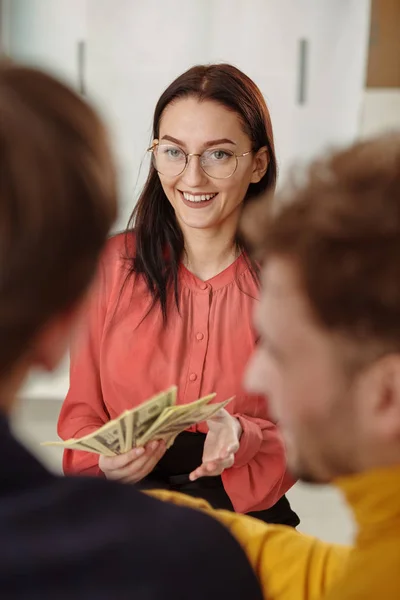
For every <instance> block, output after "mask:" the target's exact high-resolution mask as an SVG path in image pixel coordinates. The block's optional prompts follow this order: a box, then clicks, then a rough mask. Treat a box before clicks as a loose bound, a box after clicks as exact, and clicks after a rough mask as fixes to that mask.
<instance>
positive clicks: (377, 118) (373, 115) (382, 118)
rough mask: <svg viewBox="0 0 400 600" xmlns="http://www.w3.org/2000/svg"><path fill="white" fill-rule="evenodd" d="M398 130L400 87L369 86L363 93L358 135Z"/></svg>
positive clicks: (399, 121)
mask: <svg viewBox="0 0 400 600" xmlns="http://www.w3.org/2000/svg"><path fill="white" fill-rule="evenodd" d="M394 129H395V130H398V131H400V88H369V89H367V90H366V91H365V93H364V102H363V110H362V116H361V124H360V135H361V136H362V137H368V136H371V135H375V134H379V133H382V132H384V131H392V130H394Z"/></svg>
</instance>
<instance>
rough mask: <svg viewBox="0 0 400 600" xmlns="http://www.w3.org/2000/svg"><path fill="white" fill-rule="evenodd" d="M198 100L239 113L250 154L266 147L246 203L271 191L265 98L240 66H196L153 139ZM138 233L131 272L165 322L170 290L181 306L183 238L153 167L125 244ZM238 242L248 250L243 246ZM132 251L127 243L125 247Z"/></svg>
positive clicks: (172, 91)
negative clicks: (176, 112) (176, 107)
mask: <svg viewBox="0 0 400 600" xmlns="http://www.w3.org/2000/svg"><path fill="white" fill-rule="evenodd" d="M189 96H190V97H195V98H198V100H199V101H203V100H213V101H214V102H218V103H219V104H221V105H222V106H225V107H226V108H228V109H229V110H231V111H234V112H235V113H236V114H237V115H239V117H240V119H241V122H242V125H243V128H244V131H245V132H246V133H247V135H248V136H249V138H250V140H251V143H252V151H253V152H257V151H258V150H259V149H260V148H263V147H266V148H267V151H268V159H269V164H268V169H267V171H266V173H265V175H264V176H263V178H262V179H261V180H260V181H259V182H258V183H251V184H250V185H249V188H248V190H247V194H246V197H245V200H244V202H247V201H248V200H249V199H251V198H253V197H255V196H258V194H260V193H262V192H265V191H266V190H273V189H274V187H275V183H276V175H277V165H276V157H275V149H274V138H273V133H272V125H271V118H270V114H269V111H268V108H267V106H266V103H265V100H264V98H263V96H262V94H261V92H260V90H259V89H258V87H257V86H256V85H255V83H254V82H253V81H252V80H251V79H250V78H249V77H247V75H245V74H244V73H242V72H241V71H239V69H237V68H236V67H234V66H232V65H228V64H215V65H206V66H195V67H192V68H191V69H189V70H188V71H186V72H185V73H183V74H182V75H180V76H179V77H178V78H177V79H175V81H173V82H172V83H171V85H170V86H169V87H168V88H167V89H166V90H165V91H164V93H163V94H162V96H161V97H160V99H159V101H158V103H157V106H156V108H155V111H154V119H153V139H157V138H158V137H159V129H160V120H161V117H162V114H163V112H164V110H165V108H166V107H167V106H168V105H169V104H170V103H171V102H173V101H175V100H177V99H181V98H187V97H189ZM133 231H134V234H135V236H136V248H135V253H134V255H132V251H131V252H130V253H129V251H128V260H129V262H130V273H137V274H141V275H142V276H143V277H144V279H145V281H146V283H147V286H148V289H149V291H150V293H151V295H152V297H153V301H154V304H155V303H157V302H159V303H160V305H161V310H162V314H163V317H164V321H166V319H167V298H168V290H169V288H170V286H173V289H174V296H175V301H176V303H177V306H178V308H179V304H178V268H179V263H180V261H181V259H182V254H183V251H184V239H183V234H182V231H181V228H180V227H179V224H178V222H177V219H176V216H175V212H174V209H173V208H172V206H171V204H170V202H169V201H168V199H167V197H166V195H165V193H164V190H163V188H162V186H161V182H160V179H159V176H158V173H157V171H156V170H155V168H154V166H153V165H151V167H150V172H149V175H148V177H147V181H146V183H145V186H144V189H143V191H142V193H141V195H140V198H139V200H138V202H137V204H136V207H135V209H134V211H133V213H132V215H131V217H130V219H129V224H128V229H127V234H128V235H127V236H126V238H127V240H128V239H129V234H130V233H132V232H133ZM236 243H237V244H238V246H239V247H240V249H241V250H243V251H246V248H245V247H244V245H243V242H241V241H239V238H237V240H236ZM127 248H128V244H127Z"/></svg>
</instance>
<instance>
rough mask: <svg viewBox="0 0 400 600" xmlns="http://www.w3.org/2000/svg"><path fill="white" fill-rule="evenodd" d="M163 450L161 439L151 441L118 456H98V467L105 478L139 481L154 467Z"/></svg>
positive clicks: (163, 444)
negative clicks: (142, 446)
mask: <svg viewBox="0 0 400 600" xmlns="http://www.w3.org/2000/svg"><path fill="white" fill-rule="evenodd" d="M165 450H166V447H165V443H164V442H163V441H153V442H150V444H148V445H147V446H145V447H144V448H134V449H133V450H130V451H129V452H126V453H125V454H121V455H120V456H113V457H106V456H100V458H99V467H100V469H101V470H102V471H103V472H104V473H105V475H106V477H107V479H112V480H120V481H130V482H134V481H139V480H140V479H143V477H145V476H146V475H148V473H150V472H151V471H152V470H153V469H154V467H155V465H156V464H157V463H158V461H159V460H160V458H161V457H162V455H163V454H164V452H165Z"/></svg>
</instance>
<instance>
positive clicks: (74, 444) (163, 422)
mask: <svg viewBox="0 0 400 600" xmlns="http://www.w3.org/2000/svg"><path fill="white" fill-rule="evenodd" d="M176 392H177V388H176V386H174V387H171V388H169V389H168V390H165V391H164V392H161V394H158V395H157V396H154V397H153V398H150V400H147V401H146V402H144V403H143V404H140V405H139V406H137V407H136V408H132V409H131V410H126V411H125V412H123V413H122V414H121V415H120V416H119V417H118V418H117V419H113V420H112V421H109V422H108V423H106V424H105V425H103V426H102V427H100V429H97V430H96V431H92V432H91V433H89V434H88V435H85V436H84V437H81V438H71V439H69V440H66V441H64V442H62V441H58V442H43V443H42V444H41V445H42V446H62V447H63V448H67V449H70V450H85V451H86V452H94V453H95V454H103V455H105V456H115V455H117V454H123V453H124V452H128V451H129V450H131V449H132V448H135V447H137V446H144V445H145V444H147V443H148V442H151V441H152V440H164V441H165V443H166V446H167V448H169V447H170V446H172V444H173V443H174V441H175V438H176V436H177V435H179V433H181V432H182V431H184V430H185V429H187V428H188V427H190V426H191V425H195V424H196V423H200V422H201V421H206V420H207V419H209V418H210V417H212V416H213V415H214V414H215V413H216V412H218V411H219V410H220V409H221V408H223V407H224V406H226V405H227V404H228V402H230V401H231V400H232V398H230V399H229V400H226V401H225V402H218V403H215V402H214V403H211V402H212V400H213V399H214V398H215V395H216V394H210V395H209V396H205V397H204V398H200V400H197V401H196V402H192V403H191V404H180V405H178V406H177V405H176Z"/></svg>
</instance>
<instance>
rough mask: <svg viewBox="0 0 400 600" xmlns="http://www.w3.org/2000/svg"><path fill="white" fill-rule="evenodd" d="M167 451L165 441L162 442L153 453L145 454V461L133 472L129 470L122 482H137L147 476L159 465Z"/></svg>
mask: <svg viewBox="0 0 400 600" xmlns="http://www.w3.org/2000/svg"><path fill="white" fill-rule="evenodd" d="M165 451H166V447H165V444H164V442H160V443H159V445H158V446H157V448H156V449H155V450H153V452H152V453H151V454H149V455H148V458H147V455H146V454H145V455H143V457H142V459H143V463H142V465H141V466H140V468H139V469H137V468H135V469H134V470H132V472H128V474H127V475H126V476H125V477H123V478H122V479H121V481H122V483H136V482H138V481H141V480H142V479H143V478H144V477H146V476H147V475H148V474H149V473H151V472H152V471H153V469H154V467H155V466H156V465H157V463H158V461H159V460H160V459H161V458H162V456H163V455H164V453H165Z"/></svg>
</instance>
